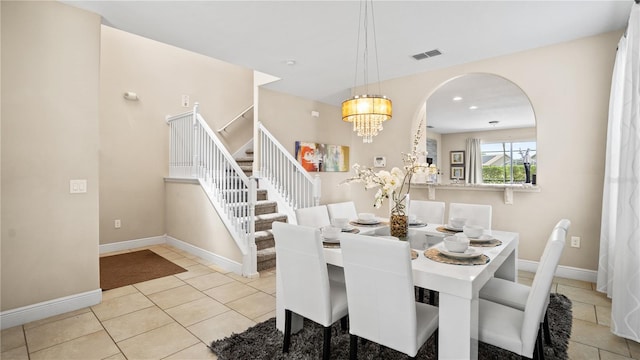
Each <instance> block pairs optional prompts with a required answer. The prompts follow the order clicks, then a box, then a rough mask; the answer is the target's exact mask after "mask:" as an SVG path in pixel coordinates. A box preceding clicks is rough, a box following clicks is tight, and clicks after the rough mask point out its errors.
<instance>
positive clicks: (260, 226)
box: [255, 213, 287, 231]
mask: <svg viewBox="0 0 640 360" xmlns="http://www.w3.org/2000/svg"><path fill="white" fill-rule="evenodd" d="M274 221H280V222H287V215H285V214H278V213H273V214H262V215H256V222H255V231H264V230H271V224H272V223H273V222H274Z"/></svg>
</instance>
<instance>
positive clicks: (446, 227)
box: [444, 224, 462, 231]
mask: <svg viewBox="0 0 640 360" xmlns="http://www.w3.org/2000/svg"><path fill="white" fill-rule="evenodd" d="M444 228H445V229H447V230H451V231H462V228H457V227H455V226H453V225H449V224H446V225H445V226H444Z"/></svg>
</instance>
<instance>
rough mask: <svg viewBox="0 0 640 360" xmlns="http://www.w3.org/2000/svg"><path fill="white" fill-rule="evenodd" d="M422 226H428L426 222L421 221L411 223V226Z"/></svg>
mask: <svg viewBox="0 0 640 360" xmlns="http://www.w3.org/2000/svg"><path fill="white" fill-rule="evenodd" d="M422 225H426V224H425V223H424V222H422V221H421V220H416V221H414V222H409V226H422Z"/></svg>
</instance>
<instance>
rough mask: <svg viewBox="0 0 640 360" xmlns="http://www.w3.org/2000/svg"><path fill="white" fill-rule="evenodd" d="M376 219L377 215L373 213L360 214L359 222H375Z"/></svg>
mask: <svg viewBox="0 0 640 360" xmlns="http://www.w3.org/2000/svg"><path fill="white" fill-rule="evenodd" d="M375 219H376V215H375V214H373V213H359V214H358V220H364V221H373V220H375Z"/></svg>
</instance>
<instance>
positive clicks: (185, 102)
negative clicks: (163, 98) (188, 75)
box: [182, 95, 189, 107]
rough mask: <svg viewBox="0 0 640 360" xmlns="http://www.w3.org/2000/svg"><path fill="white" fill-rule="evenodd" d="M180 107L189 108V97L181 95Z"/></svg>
mask: <svg viewBox="0 0 640 360" xmlns="http://www.w3.org/2000/svg"><path fill="white" fill-rule="evenodd" d="M182 106H183V107H189V95H182Z"/></svg>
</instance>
